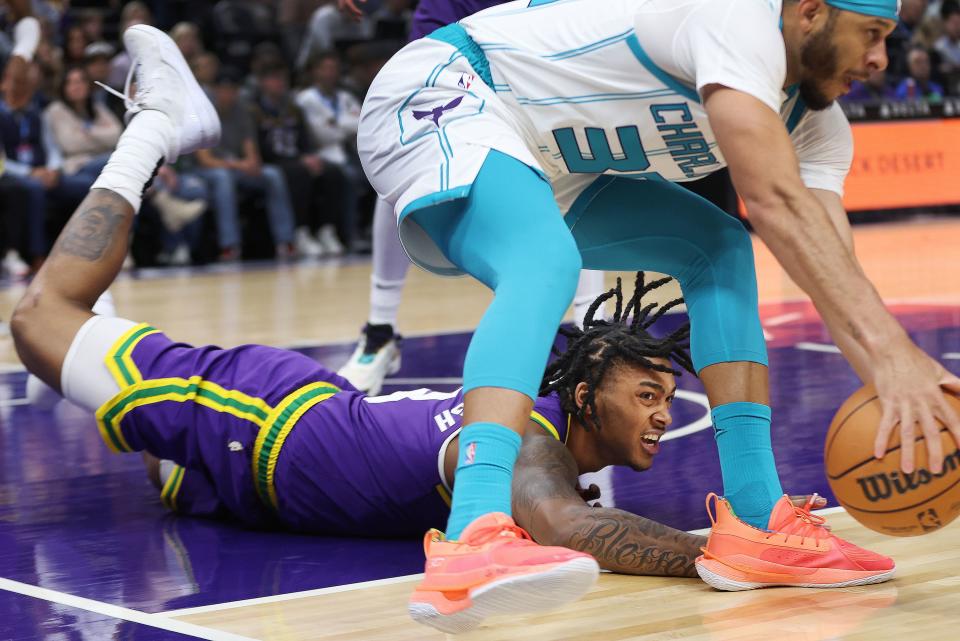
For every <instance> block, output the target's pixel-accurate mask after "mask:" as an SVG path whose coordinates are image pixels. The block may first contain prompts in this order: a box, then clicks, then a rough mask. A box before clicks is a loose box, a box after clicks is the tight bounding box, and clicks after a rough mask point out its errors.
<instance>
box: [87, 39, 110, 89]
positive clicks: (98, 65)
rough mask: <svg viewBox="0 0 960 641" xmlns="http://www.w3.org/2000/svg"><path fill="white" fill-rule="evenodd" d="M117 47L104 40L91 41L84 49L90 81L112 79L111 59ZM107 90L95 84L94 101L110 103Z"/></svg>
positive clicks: (106, 81) (105, 82) (104, 82)
mask: <svg viewBox="0 0 960 641" xmlns="http://www.w3.org/2000/svg"><path fill="white" fill-rule="evenodd" d="M114 52H115V49H114V48H113V45H111V44H109V43H107V42H103V41H102V40H101V41H100V42H91V43H90V44H88V45H87V48H86V49H85V50H84V56H83V66H84V68H85V69H86V70H87V75H88V76H89V77H90V82H102V83H103V84H107V83H108V81H109V80H110V59H111V58H113V54H114ZM107 96H108V94H107V92H106V91H105V90H104V89H103V88H102V87H99V86H97V85H94V86H93V94H92V96H91V97H92V98H93V102H94V103H96V104H99V105H108V103H107Z"/></svg>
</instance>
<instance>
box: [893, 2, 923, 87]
mask: <svg viewBox="0 0 960 641" xmlns="http://www.w3.org/2000/svg"><path fill="white" fill-rule="evenodd" d="M926 10H927V0H903V4H902V6H901V8H900V21H899V22H898V23H897V27H896V29H894V30H893V33H891V34H890V35H889V36H887V56H888V58H889V59H890V64H889V66H888V68H887V71H888V73H890V75H891V76H892V77H894V78H903V77H904V76H906V75H907V73H908V70H907V54H908V52H909V50H910V47H911V45H912V42H913V37H914V32H915V31H916V30H917V28H918V27H919V26H920V24H921V22H922V21H923V17H924V12H926Z"/></svg>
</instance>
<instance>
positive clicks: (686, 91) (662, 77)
mask: <svg viewBox="0 0 960 641" xmlns="http://www.w3.org/2000/svg"><path fill="white" fill-rule="evenodd" d="M627 46H629V47H630V51H632V52H633V55H634V56H636V57H637V60H639V61H640V64H642V65H643V66H644V67H646V68H647V71H649V72H650V73H652V74H653V75H654V76H656V77H657V80H659V81H660V82H662V83H663V84H665V85H666V86H667V87H669V88H670V89H673V90H674V91H676V92H677V93H678V94H680V95H681V96H683V97H684V98H686V99H687V100H692V101H694V102H697V103H699V102H700V94H698V93H697V90H696V89H694V88H693V87H689V86H687V85H685V84H683V83H682V82H680V81H679V80H677V79H676V78H674V77H673V76H671V75H670V74H668V73H667V72H666V71H664V70H663V69H661V68H660V67H658V66H657V65H656V63H654V62H653V60H651V59H650V56H648V55H647V52H646V51H644V50H643V47H642V46H640V41H639V40H638V39H637V34H635V33H634V34H631V35H630V37H629V38H627Z"/></svg>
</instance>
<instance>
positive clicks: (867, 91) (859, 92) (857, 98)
mask: <svg viewBox="0 0 960 641" xmlns="http://www.w3.org/2000/svg"><path fill="white" fill-rule="evenodd" d="M895 98H896V93H895V92H894V90H893V87H891V86H890V84H889V83H888V82H887V72H886V70H884V69H878V70H877V71H874V72H873V73H871V74H870V77H869V78H867V81H866V82H860V81H859V80H855V81H854V82H853V84H852V85H851V88H850V91H849V92H848V93H847V94H846V95H845V96H843V97H842V98H841V100H842V101H844V102H879V101H881V100H892V99H895Z"/></svg>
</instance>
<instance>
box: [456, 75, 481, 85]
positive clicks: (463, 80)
mask: <svg viewBox="0 0 960 641" xmlns="http://www.w3.org/2000/svg"><path fill="white" fill-rule="evenodd" d="M475 78H476V76H475V75H473V74H472V73H462V74H460V81H459V82H458V83H457V86H458V87H460V88H461V89H469V88H470V85H472V84H473V81H474V79H475Z"/></svg>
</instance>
